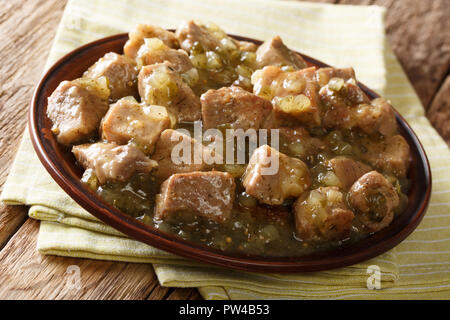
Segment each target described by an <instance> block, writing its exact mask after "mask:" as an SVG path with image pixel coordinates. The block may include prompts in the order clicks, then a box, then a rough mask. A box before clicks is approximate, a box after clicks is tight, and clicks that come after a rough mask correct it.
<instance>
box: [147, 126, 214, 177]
mask: <svg viewBox="0 0 450 320" xmlns="http://www.w3.org/2000/svg"><path fill="white" fill-rule="evenodd" d="M152 159H155V160H156V161H157V162H158V164H159V166H158V169H157V170H156V171H155V173H154V175H155V176H156V177H157V178H159V179H162V180H164V179H167V178H168V177H169V176H170V175H172V174H175V173H187V172H193V171H206V170H211V169H212V168H213V165H214V164H215V163H221V162H222V161H223V159H222V157H221V155H219V154H215V152H214V150H213V149H211V148H208V147H206V146H203V144H202V143H201V142H199V141H196V140H195V139H193V138H191V137H190V135H188V133H187V132H186V133H182V132H180V131H179V130H172V129H166V130H164V131H163V132H162V133H161V136H160V137H159V140H158V142H157V143H156V146H155V152H154V153H153V154H152Z"/></svg>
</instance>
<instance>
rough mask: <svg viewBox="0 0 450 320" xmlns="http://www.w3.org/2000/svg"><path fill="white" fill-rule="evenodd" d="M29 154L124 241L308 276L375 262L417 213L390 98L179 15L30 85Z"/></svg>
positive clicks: (279, 45)
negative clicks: (175, 21) (166, 25)
mask: <svg viewBox="0 0 450 320" xmlns="http://www.w3.org/2000/svg"><path fill="white" fill-rule="evenodd" d="M29 129H30V134H31V137H32V141H33V145H34V148H35V150H36V153H37V155H38V157H39V159H40V160H41V162H42V163H43V165H44V166H45V168H46V169H47V171H48V172H49V173H50V175H51V176H52V177H53V179H54V180H55V181H56V183H58V184H59V185H60V186H61V188H62V189H63V190H64V191H65V192H66V193H67V194H68V195H69V196H71V197H72V198H73V199H74V200H75V201H76V202H77V203H78V204H80V205H81V206H82V207H83V208H84V209H86V210H87V211H88V212H90V213H91V214H92V215H94V216H95V217H97V218H99V219H100V220H102V221H103V222H105V223H106V224H108V225H111V226H112V227H114V228H116V229H117V230H119V231H121V232H123V233H124V234H126V235H128V236H130V237H132V238H135V239H137V240H139V241H142V242H144V243H147V244H149V245H152V246H155V247H157V248H160V249H162V250H166V251H168V252H171V253H174V254H177V255H180V256H182V257H186V258H190V259H194V260H198V261H202V262H206V263H211V264H214V265H217V266H223V267H227V268H235V269H240V270H247V271H260V272H302V271H318V270H325V269H331V268H337V267H343V266H348V265H351V264H354V263H358V262H361V261H364V260H367V259H370V258H372V257H375V256H377V255H379V254H381V253H383V252H386V251H387V250H389V249H391V248H393V247H394V246H395V245H397V244H398V243H400V242H401V241H402V240H403V239H405V238H406V237H407V236H408V235H409V234H410V233H411V232H412V231H413V230H414V229H415V228H416V226H417V225H418V224H419V222H420V221H421V219H422V217H423V216H424V214H425V211H426V207H427V205H428V201H429V197H430V193H431V173H430V168H429V164H428V160H427V157H426V154H425V151H424V149H423V147H422V145H421V144H420V142H419V140H418V139H417V137H416V135H415V134H414V132H413V130H412V129H411V128H410V127H409V125H408V124H407V122H406V121H405V120H404V119H403V118H402V117H401V116H400V115H399V114H398V113H397V112H396V111H395V109H394V108H393V107H392V106H391V104H390V102H389V101H388V100H386V99H384V98H382V97H380V96H378V95H377V94H376V93H375V92H373V91H371V90H370V89H368V88H367V87H366V86H364V85H362V84H361V83H359V82H358V81H357V80H356V76H355V72H354V70H353V69H352V68H351V67H349V68H334V67H330V66H328V65H326V64H325V63H322V62H320V61H318V60H316V59H313V58H311V57H309V56H306V55H303V54H301V53H298V52H295V51H293V50H291V49H289V48H288V47H287V46H286V45H285V44H284V43H283V41H282V39H281V38H280V37H278V36H275V37H273V38H272V39H268V40H266V41H264V42H263V41H259V40H254V39H249V38H245V37H242V36H236V35H228V34H227V33H225V32H224V31H223V30H222V29H221V28H220V27H218V26H216V25H214V24H201V23H196V22H194V21H187V22H183V23H181V24H180V26H179V28H177V29H176V30H166V29H163V28H160V27H157V26H150V25H139V26H137V28H136V29H135V30H133V31H132V32H130V33H129V34H118V35H114V36H110V37H107V38H104V39H100V40H97V41H94V42H92V43H89V44H86V45H84V46H82V47H80V48H78V49H76V50H74V51H72V52H71V53H69V54H67V55H65V56H64V57H63V58H61V59H60V60H59V61H58V62H56V63H55V64H54V65H53V66H52V67H51V68H50V69H49V70H48V71H47V73H46V74H45V75H44V76H43V78H42V79H41V81H40V82H39V84H38V86H37V88H36V90H35V93H34V96H33V99H32V102H31V106H30V112H29Z"/></svg>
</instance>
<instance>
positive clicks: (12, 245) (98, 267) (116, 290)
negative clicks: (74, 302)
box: [0, 219, 200, 300]
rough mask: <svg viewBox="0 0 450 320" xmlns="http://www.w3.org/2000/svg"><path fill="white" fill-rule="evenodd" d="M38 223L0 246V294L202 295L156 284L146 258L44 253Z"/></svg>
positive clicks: (3, 296) (37, 296)
mask: <svg viewBox="0 0 450 320" xmlns="http://www.w3.org/2000/svg"><path fill="white" fill-rule="evenodd" d="M38 224H39V222H38V221H35V220H32V219H28V220H27V221H26V222H25V223H24V225H23V226H22V228H20V230H19V231H18V232H17V233H16V234H15V235H14V236H13V237H12V238H11V240H10V241H9V242H8V244H7V245H6V246H5V247H4V248H3V250H2V251H1V252H0V275H1V279H2V281H1V285H0V299H89V300H90V299H125V300H129V299H133V300H135V299H148V298H156V299H162V298H165V297H166V294H167V295H168V293H170V295H168V296H169V298H175V299H176V298H180V299H199V298H200V296H199V294H198V293H197V292H196V291H197V290H196V289H173V288H162V287H160V286H159V284H158V279H157V278H156V275H155V273H154V272H153V269H152V266H151V265H150V264H145V263H121V262H109V261H96V260H90V259H75V258H62V257H56V256H43V255H41V254H39V253H38V252H37V250H36V241H37V235H38V230H39V228H38ZM77 274H78V275H79V277H78V276H77ZM77 279H79V281H78V280H77ZM178 291H179V292H178Z"/></svg>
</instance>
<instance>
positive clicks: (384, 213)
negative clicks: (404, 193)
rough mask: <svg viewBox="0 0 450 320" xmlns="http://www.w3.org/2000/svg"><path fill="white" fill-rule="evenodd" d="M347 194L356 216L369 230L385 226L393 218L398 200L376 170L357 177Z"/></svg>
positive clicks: (388, 184)
mask: <svg viewBox="0 0 450 320" xmlns="http://www.w3.org/2000/svg"><path fill="white" fill-rule="evenodd" d="M348 195H349V197H348V199H349V203H350V205H351V206H352V207H353V208H354V209H355V210H356V213H357V215H356V217H357V218H358V220H359V221H361V222H362V223H363V224H364V226H365V227H366V228H367V229H368V230H369V231H370V232H376V231H379V230H381V229H383V228H386V227H387V226H388V225H389V224H390V223H391V222H392V220H393V219H394V210H395V208H397V206H398V205H399V202H400V200H399V197H398V194H397V191H396V190H395V188H394V187H393V186H392V184H391V183H390V182H389V181H388V180H387V179H386V178H385V177H383V176H382V175H381V174H380V173H378V172H377V171H370V172H369V173H366V174H365V175H363V176H362V177H361V178H359V179H358V180H357V181H356V182H355V183H354V184H353V186H352V187H351V188H350V192H349V194H348Z"/></svg>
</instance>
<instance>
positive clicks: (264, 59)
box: [256, 36, 307, 70]
mask: <svg viewBox="0 0 450 320" xmlns="http://www.w3.org/2000/svg"><path fill="white" fill-rule="evenodd" d="M256 62H257V65H258V67H259V68H263V67H265V66H279V67H291V68H292V69H294V70H295V69H303V68H306V67H307V64H306V62H305V60H303V58H302V57H301V56H300V55H299V54H298V53H296V52H294V51H292V50H290V49H289V48H288V47H286V45H285V44H284V43H283V41H282V40H281V38H280V36H276V37H274V38H272V39H270V40H267V41H265V42H264V43H263V44H262V45H261V46H259V48H258V50H256Z"/></svg>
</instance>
